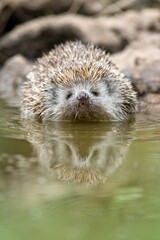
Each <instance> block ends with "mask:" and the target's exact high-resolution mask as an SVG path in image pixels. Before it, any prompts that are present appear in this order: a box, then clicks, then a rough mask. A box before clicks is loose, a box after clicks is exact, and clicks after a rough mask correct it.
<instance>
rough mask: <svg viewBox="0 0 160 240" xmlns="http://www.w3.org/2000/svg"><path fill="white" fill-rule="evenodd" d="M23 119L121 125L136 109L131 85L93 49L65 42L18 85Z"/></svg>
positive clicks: (101, 51)
mask: <svg viewBox="0 0 160 240" xmlns="http://www.w3.org/2000/svg"><path fill="white" fill-rule="evenodd" d="M21 97H22V104H21V110H22V114H23V116H24V117H26V118H38V119H41V120H42V121H45V120H48V119H50V120H54V121H61V120H71V121H76V120H87V121H94V120H108V119H111V120H112V119H113V120H117V121H123V120H125V119H127V118H128V116H129V115H130V114H133V113H134V112H135V110H136V103H137V98H136V93H135V91H134V90H133V88H132V85H131V82H130V80H129V79H127V78H126V77H125V76H124V74H123V73H121V72H120V71H119V70H118V68H117V67H116V66H115V65H114V64H113V63H112V61H111V60H110V59H109V56H108V55H107V54H106V53H105V51H103V50H101V49H99V48H96V47H94V46H93V45H92V44H88V45H84V44H82V43H81V42H67V43H65V44H61V45H59V46H57V47H56V48H55V49H54V50H51V51H50V52H49V53H48V54H47V55H44V56H43V57H42V58H39V59H38V60H37V62H36V63H35V65H34V67H33V70H32V71H31V72H30V73H29V75H28V76H27V80H26V81H25V83H24V84H23V86H22V92H21Z"/></svg>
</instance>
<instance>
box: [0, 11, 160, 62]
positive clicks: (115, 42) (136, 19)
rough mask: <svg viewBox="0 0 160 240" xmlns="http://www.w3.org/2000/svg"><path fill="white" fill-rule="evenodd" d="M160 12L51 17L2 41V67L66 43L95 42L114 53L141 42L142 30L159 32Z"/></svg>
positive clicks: (17, 28) (15, 30) (0, 53)
mask: <svg viewBox="0 0 160 240" xmlns="http://www.w3.org/2000/svg"><path fill="white" fill-rule="evenodd" d="M159 19H160V11H159V10H156V9H148V10H142V11H141V12H136V11H128V12H126V13H125V14H119V15H117V16H115V17H97V18H93V17H85V16H77V15H74V14H68V15H58V16H47V17H41V18H38V19H36V20H32V21H29V22H27V23H24V24H21V25H19V26H18V27H16V28H15V29H13V30H12V31H11V32H9V33H8V34H6V35H5V36H4V37H2V38H1V39H0V63H3V62H4V61H5V60H6V59H7V58H9V57H11V56H13V55H15V54H17V53H20V54H22V55H24V56H26V57H27V58H31V59H32V58H36V57H38V56H41V54H42V52H44V51H47V50H49V49H50V48H53V46H54V44H59V43H61V42H64V41H66V40H74V39H79V40H81V41H83V42H85V43H87V42H92V43H94V44H96V45H98V46H100V47H103V48H104V49H105V50H106V51H109V52H111V53H113V52H117V51H121V50H122V49H123V48H124V47H126V46H127V45H128V44H129V43H130V42H131V41H133V40H134V39H137V37H138V35H139V32H140V30H147V31H150V30H152V32H153V31H157V32H158V31H159V30H160V23H159Z"/></svg>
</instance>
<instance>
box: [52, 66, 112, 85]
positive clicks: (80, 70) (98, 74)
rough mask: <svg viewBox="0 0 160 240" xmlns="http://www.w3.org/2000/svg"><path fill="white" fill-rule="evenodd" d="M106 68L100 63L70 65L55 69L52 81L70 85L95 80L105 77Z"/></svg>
mask: <svg viewBox="0 0 160 240" xmlns="http://www.w3.org/2000/svg"><path fill="white" fill-rule="evenodd" d="M107 74H108V70H107V68H106V66H102V65H100V64H97V65H90V64H85V65H82V66H70V67H68V68H61V69H58V70H57V71H55V74H54V81H55V83H56V84H58V85H62V86H63V85H65V86H67V85H68V86H70V85H72V84H74V83H75V84H77V83H78V82H79V83H80V82H82V83H83V82H88V83H91V82H95V81H99V80H101V79H102V78H104V77H106V76H107Z"/></svg>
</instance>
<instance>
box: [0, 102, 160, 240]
mask: <svg viewBox="0 0 160 240" xmlns="http://www.w3.org/2000/svg"><path fill="white" fill-rule="evenodd" d="M159 182H160V119H158V117H155V116H154V117H152V118H151V117H148V116H137V120H136V122H135V123H131V124H115V123H112V124H108V123H105V124H104V123H99V124H96V123H92V124H87V123H85V124H70V123H66V124H58V123H57V124H53V123H48V124H47V125H46V126H44V125H43V124H39V123H33V122H29V121H26V122H24V121H22V120H21V119H20V115H19V112H18V110H17V109H14V108H9V107H7V106H6V105H5V104H4V103H3V102H0V239H2V240H22V239H23V240H32V239H39V240H41V239H43V240H44V239H47V240H50V239H52V240H53V239H58V240H61V239H62V240H63V239H64V240H72V239H73V240H75V239H76V240H78V239H84V240H85V239H86V240H90V239H92V240H94V239H100V240H101V239H102V240H104V239H109V240H121V239H126V240H128V239H130V240H132V239H133V240H135V239H136V240H138V239H140V240H143V239H145V240H156V239H157V240H159V239H160V228H159V226H160V201H159V199H160V190H159V189H160V186H159Z"/></svg>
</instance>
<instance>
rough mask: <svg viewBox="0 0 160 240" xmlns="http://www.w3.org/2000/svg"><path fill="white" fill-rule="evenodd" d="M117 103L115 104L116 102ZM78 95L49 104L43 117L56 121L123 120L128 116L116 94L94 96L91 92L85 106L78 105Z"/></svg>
mask: <svg viewBox="0 0 160 240" xmlns="http://www.w3.org/2000/svg"><path fill="white" fill-rule="evenodd" d="M88 94H89V93H88ZM114 103H115V104H114ZM78 104H79V102H78V100H77V95H76V94H73V95H72V97H71V98H70V99H69V100H66V99H65V98H62V96H61V99H58V104H51V102H50V105H49V104H47V108H46V111H45V112H44V113H43V119H44V120H45V119H50V120H54V121H61V120H62V121H64V120H69V121H76V120H89V121H95V120H96V121H97V120H98V121H99V120H103V121H104V120H105V121H108V120H117V121H119V120H123V119H124V118H125V117H126V116H125V114H124V112H123V111H122V109H121V107H120V106H119V101H118V100H117V99H115V97H114V96H108V95H107V94H106V93H105V95H102V96H99V97H94V96H91V95H90V94H89V103H88V104H87V106H85V107H84V108H80V107H79V106H78Z"/></svg>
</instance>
